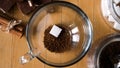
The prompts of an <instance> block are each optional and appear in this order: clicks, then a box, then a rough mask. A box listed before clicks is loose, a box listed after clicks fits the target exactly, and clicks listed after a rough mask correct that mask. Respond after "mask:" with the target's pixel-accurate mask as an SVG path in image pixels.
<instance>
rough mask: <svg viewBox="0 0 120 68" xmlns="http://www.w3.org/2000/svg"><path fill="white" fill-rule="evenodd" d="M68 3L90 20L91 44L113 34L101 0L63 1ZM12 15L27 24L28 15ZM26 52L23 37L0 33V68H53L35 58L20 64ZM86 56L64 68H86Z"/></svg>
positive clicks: (15, 11) (14, 13)
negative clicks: (81, 11) (101, 6)
mask: <svg viewBox="0 0 120 68" xmlns="http://www.w3.org/2000/svg"><path fill="white" fill-rule="evenodd" d="M64 1H69V2H71V3H73V4H75V5H77V6H79V7H80V8H81V9H82V10H83V11H84V12H85V13H86V14H87V15H88V17H89V18H90V20H91V22H92V25H93V31H94V36H93V43H94V41H96V40H97V39H99V38H101V37H103V36H105V35H107V34H110V33H115V31H114V30H113V29H111V28H110V27H109V26H108V25H107V24H106V23H105V20H104V19H103V17H102V14H101V9H100V1H101V0H64ZM13 10H14V11H12V14H11V15H13V16H14V17H15V18H18V19H21V20H23V21H24V23H25V24H27V22H28V20H29V18H30V15H28V16H27V15H24V14H22V13H21V11H19V9H17V8H16V7H15V8H13ZM27 51H28V47H27V41H26V38H25V37H22V38H21V39H19V38H18V37H17V36H15V35H12V34H7V33H4V32H2V31H0V68H53V67H50V66H48V65H46V64H43V63H42V62H40V61H39V60H37V59H36V58H35V59H33V60H32V61H31V62H29V63H27V64H24V65H22V64H20V62H19V58H20V57H21V56H22V55H24V54H25V53H26V52H27ZM87 59H88V55H86V56H85V57H84V58H83V59H82V60H81V61H79V62H78V63H76V64H74V65H72V66H69V67H66V68H80V67H81V68H87V66H88V62H87Z"/></svg>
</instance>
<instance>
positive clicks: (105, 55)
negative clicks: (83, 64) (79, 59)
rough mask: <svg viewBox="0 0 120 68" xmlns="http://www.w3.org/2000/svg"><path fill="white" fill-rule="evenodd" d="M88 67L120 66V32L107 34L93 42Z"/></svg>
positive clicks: (111, 67) (108, 67) (113, 67)
mask: <svg viewBox="0 0 120 68" xmlns="http://www.w3.org/2000/svg"><path fill="white" fill-rule="evenodd" d="M88 68H120V34H110V35H107V36H105V37H104V38H101V39H99V40H97V41H96V42H95V43H94V44H93V46H92V48H91V49H90V51H89V53H88Z"/></svg>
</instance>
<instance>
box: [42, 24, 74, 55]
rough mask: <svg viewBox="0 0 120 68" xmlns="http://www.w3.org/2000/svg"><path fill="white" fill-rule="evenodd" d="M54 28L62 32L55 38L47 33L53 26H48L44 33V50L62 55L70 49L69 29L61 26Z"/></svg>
mask: <svg viewBox="0 0 120 68" xmlns="http://www.w3.org/2000/svg"><path fill="white" fill-rule="evenodd" d="M56 26H58V27H60V28H61V29H62V32H61V33H60V35H59V36H58V37H57V38H56V37H54V36H53V35H51V34H50V33H49V32H50V30H51V29H52V27H53V26H49V27H48V28H47V29H46V30H45V32H44V45H45V48H47V49H48V50H49V51H51V52H55V53H63V52H65V51H69V50H70V49H71V48H72V46H71V36H70V33H69V28H68V27H67V26H65V25H62V24H58V25H56Z"/></svg>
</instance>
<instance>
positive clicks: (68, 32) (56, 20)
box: [20, 1, 93, 67]
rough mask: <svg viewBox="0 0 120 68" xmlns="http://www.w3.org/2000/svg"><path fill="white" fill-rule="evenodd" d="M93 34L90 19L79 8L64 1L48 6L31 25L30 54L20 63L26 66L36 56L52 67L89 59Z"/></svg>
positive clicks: (43, 7)
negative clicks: (88, 54)
mask: <svg viewBox="0 0 120 68" xmlns="http://www.w3.org/2000/svg"><path fill="white" fill-rule="evenodd" d="M92 35H93V32H92V25H91V22H90V20H89V18H88V17H87V15H86V14H85V13H84V12H83V11H82V10H81V9H80V8H79V7H77V6H76V5H74V4H72V3H69V2H64V1H54V2H50V3H47V4H44V5H43V6H39V8H38V10H37V11H36V12H35V13H34V14H33V15H32V17H31V18H30V20H29V23H28V24H27V27H26V38H27V41H28V48H29V52H27V53H26V54H25V55H24V56H22V57H21V58H20V61H21V63H22V64H24V63H27V62H29V61H30V60H32V59H33V58H34V57H36V58H37V59H38V60H40V61H42V62H43V63H45V64H48V65H50V66H56V67H64V66H69V65H72V64H74V63H76V62H78V61H79V60H81V59H82V58H83V57H84V56H85V54H86V53H87V51H88V50H89V48H90V46H91V42H92Z"/></svg>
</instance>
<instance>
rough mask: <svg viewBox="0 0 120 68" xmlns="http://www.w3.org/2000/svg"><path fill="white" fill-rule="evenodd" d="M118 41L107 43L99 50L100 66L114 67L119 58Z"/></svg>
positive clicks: (103, 67)
mask: <svg viewBox="0 0 120 68" xmlns="http://www.w3.org/2000/svg"><path fill="white" fill-rule="evenodd" d="M119 56H120V41H116V42H112V43H110V44H108V45H107V46H106V47H105V48H104V49H103V50H102V52H101V54H100V58H99V63H100V64H99V66H100V68H116V67H115V64H117V63H118V62H119V61H118V59H120V57H119Z"/></svg>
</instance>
